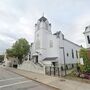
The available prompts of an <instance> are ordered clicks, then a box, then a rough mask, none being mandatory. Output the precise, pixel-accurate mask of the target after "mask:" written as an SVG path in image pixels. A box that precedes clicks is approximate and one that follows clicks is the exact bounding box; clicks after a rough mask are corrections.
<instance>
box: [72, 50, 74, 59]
mask: <svg viewBox="0 0 90 90" xmlns="http://www.w3.org/2000/svg"><path fill="white" fill-rule="evenodd" d="M72 58H74V51H73V49H72Z"/></svg>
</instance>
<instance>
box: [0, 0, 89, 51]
mask: <svg viewBox="0 0 90 90" xmlns="http://www.w3.org/2000/svg"><path fill="white" fill-rule="evenodd" d="M89 3H90V1H89V0H75V1H74V0H66V1H65V0H46V1H44V0H1V1H0V52H3V51H5V49H6V48H9V47H11V46H12V44H13V42H15V41H16V40H17V39H19V38H21V37H23V38H26V39H27V40H28V41H29V43H31V42H33V40H34V31H35V30H34V24H35V23H36V22H37V19H39V18H40V17H41V16H42V13H43V12H44V13H45V17H47V18H48V20H49V22H50V23H51V24H52V32H53V33H54V32H56V31H59V30H61V31H62V32H63V33H64V35H65V37H66V38H67V39H69V40H71V41H73V42H75V43H77V44H80V45H81V44H82V45H83V46H85V38H84V35H83V32H84V28H85V26H86V25H89V24H90V11H89V10H88V9H89V8H90V5H89Z"/></svg>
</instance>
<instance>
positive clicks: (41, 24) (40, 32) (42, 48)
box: [34, 16, 52, 58]
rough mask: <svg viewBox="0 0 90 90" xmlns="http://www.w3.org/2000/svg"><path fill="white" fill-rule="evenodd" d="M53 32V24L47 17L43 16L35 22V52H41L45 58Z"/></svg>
mask: <svg viewBox="0 0 90 90" xmlns="http://www.w3.org/2000/svg"><path fill="white" fill-rule="evenodd" d="M51 33H52V32H51V24H50V23H49V22H48V20H47V18H46V17H44V16H42V17H41V18H40V19H38V21H37V23H36V24H35V39H34V43H35V52H39V53H40V54H42V55H43V56H42V57H43V58H44V57H45V55H46V49H47V41H48V35H49V34H51Z"/></svg>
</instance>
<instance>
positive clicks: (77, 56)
mask: <svg viewBox="0 0 90 90" xmlns="http://www.w3.org/2000/svg"><path fill="white" fill-rule="evenodd" d="M76 57H77V58H78V51H77V50H76Z"/></svg>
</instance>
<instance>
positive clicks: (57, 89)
mask: <svg viewBox="0 0 90 90" xmlns="http://www.w3.org/2000/svg"><path fill="white" fill-rule="evenodd" d="M4 69H6V70H8V71H10V72H13V73H15V74H18V75H20V76H23V77H25V78H28V79H31V80H33V81H35V82H38V83H41V84H44V85H46V86H49V87H52V88H55V89H56V90H61V89H59V88H57V87H56V86H53V85H49V84H46V83H43V82H41V81H39V80H37V78H35V79H34V78H30V77H28V76H25V75H22V74H20V73H17V72H16V71H13V70H10V69H8V68H4ZM11 69H13V68H11ZM14 69H15V68H14ZM18 70H19V69H18ZM22 71H23V70H22Z"/></svg>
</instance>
